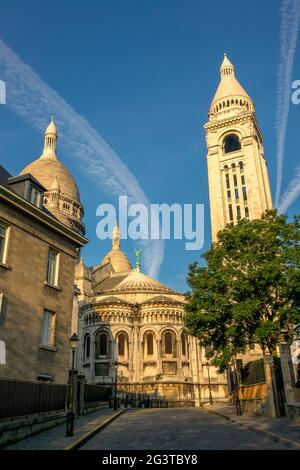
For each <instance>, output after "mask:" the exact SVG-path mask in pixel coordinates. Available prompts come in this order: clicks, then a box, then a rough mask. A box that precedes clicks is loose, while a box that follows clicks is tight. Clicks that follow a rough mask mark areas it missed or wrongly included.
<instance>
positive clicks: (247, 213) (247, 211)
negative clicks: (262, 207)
mask: <svg viewBox="0 0 300 470" xmlns="http://www.w3.org/2000/svg"><path fill="white" fill-rule="evenodd" d="M245 217H247V219H248V218H249V209H248V207H245Z"/></svg>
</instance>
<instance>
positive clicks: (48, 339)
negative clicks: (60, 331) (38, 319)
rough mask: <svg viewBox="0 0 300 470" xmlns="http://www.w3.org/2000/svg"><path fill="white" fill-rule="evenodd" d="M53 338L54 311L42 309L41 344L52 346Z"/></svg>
mask: <svg viewBox="0 0 300 470" xmlns="http://www.w3.org/2000/svg"><path fill="white" fill-rule="evenodd" d="M54 338H55V313H54V312H50V311H49V310H44V313H43V319H42V334H41V345H42V346H47V347H49V348H53V347H54Z"/></svg>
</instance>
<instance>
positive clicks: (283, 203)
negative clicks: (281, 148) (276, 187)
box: [278, 167, 300, 214]
mask: <svg viewBox="0 0 300 470" xmlns="http://www.w3.org/2000/svg"><path fill="white" fill-rule="evenodd" d="M294 174H295V176H294V178H293V179H292V181H291V183H290V184H289V187H288V188H287V190H286V191H285V192H284V193H283V196H282V198H281V200H280V204H279V207H278V211H279V212H280V213H281V214H282V213H284V212H285V211H286V210H287V209H288V208H289V207H290V206H291V205H292V204H293V202H294V201H295V200H296V199H297V197H298V195H299V194H300V167H298V168H297V170H296V172H295V173H294Z"/></svg>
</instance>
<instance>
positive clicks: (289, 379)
mask: <svg viewBox="0 0 300 470" xmlns="http://www.w3.org/2000/svg"><path fill="white" fill-rule="evenodd" d="M279 352H280V362H281V370H282V377H283V382H284V391H285V398H286V403H292V402H294V390H293V385H294V377H293V376H292V371H293V369H292V367H291V365H292V355H291V348H290V345H289V344H287V343H280V345H279Z"/></svg>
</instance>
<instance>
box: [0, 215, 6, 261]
mask: <svg viewBox="0 0 300 470" xmlns="http://www.w3.org/2000/svg"><path fill="white" fill-rule="evenodd" d="M6 232H7V231H6V227H5V225H2V224H0V263H3V262H4V249H5V239H6Z"/></svg>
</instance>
